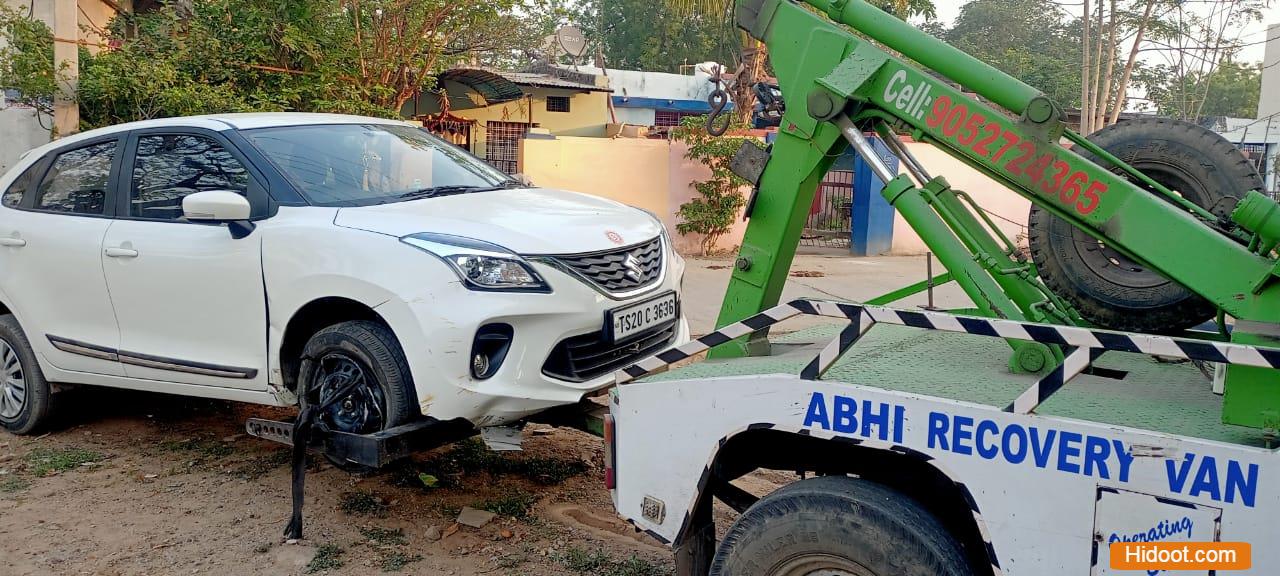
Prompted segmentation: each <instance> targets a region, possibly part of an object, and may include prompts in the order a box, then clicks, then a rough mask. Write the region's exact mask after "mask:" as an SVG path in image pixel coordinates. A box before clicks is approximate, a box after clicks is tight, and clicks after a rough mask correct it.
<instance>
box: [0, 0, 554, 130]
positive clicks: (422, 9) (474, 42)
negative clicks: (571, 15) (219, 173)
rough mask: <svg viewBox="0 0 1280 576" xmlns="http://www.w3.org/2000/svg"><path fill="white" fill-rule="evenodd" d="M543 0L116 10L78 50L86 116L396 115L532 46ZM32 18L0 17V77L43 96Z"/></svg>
mask: <svg viewBox="0 0 1280 576" xmlns="http://www.w3.org/2000/svg"><path fill="white" fill-rule="evenodd" d="M543 2H544V0H495V1H494V2H485V3H474V2H472V3H468V2H452V1H450V0H412V1H409V0H280V1H278V2H260V1H256V0H202V1H200V2H167V3H163V4H158V5H154V6H151V5H149V6H151V9H150V10H148V11H147V12H146V13H140V12H128V11H125V12H121V13H120V14H119V15H117V17H116V18H114V19H113V20H112V22H111V23H110V24H109V30H108V33H107V36H108V37H109V41H110V43H111V47H110V48H108V49H105V50H102V51H101V52H99V53H97V54H89V53H88V52H87V51H82V55H81V58H80V71H79V72H80V78H79V86H78V94H77V97H78V100H79V103H80V108H81V118H82V126H83V127H86V128H90V127H96V126H102V125H106V124H113V123H119V122H125V121H130V120H138V119H144V118H155V117H163V116H175V115H184V114H198V113H210V112H236V111H255V110H295V111H324V112H348V113H358V114H369V115H377V116H396V115H398V114H399V112H400V110H401V109H402V108H403V107H404V105H405V103H406V102H408V101H409V100H410V99H412V98H414V97H415V96H417V95H418V94H420V93H421V92H422V91H424V90H428V89H430V88H431V87H432V86H433V83H434V78H435V75H436V74H437V73H438V72H439V71H441V70H442V69H445V68H447V67H449V66H452V65H454V64H457V63H461V62H475V63H483V62H486V61H500V60H503V59H510V58H511V57H512V55H513V54H517V53H519V52H520V50H521V49H522V48H526V47H528V46H532V45H535V44H536V42H537V41H538V40H540V39H541V34H540V33H539V32H540V31H539V30H538V29H536V27H531V26H526V25H525V24H524V23H523V21H524V18H526V17H528V16H529V15H531V14H541V12H540V10H541V8H542V7H543V6H544V4H543ZM28 22H29V21H28V20H26V19H17V20H15V19H14V18H10V17H4V18H0V39H2V40H4V43H6V44H7V46H9V48H6V49H0V84H5V85H6V86H9V85H12V86H10V87H12V88H17V89H19V90H20V91H21V93H23V94H27V95H28V97H29V98H31V99H32V100H33V101H34V102H40V101H41V100H40V98H41V96H40V95H41V94H47V93H49V92H48V90H47V86H45V85H44V84H48V85H50V86H51V85H52V78H51V75H52V52H51V51H52V37H51V35H49V34H47V28H45V32H44V33H43V34H44V35H43V36H42V35H41V34H40V33H37V31H35V28H34V27H35V24H28ZM36 24H38V23H36ZM37 41H40V42H43V43H44V44H43V45H41V47H38V48H30V46H33V43H34V42H37ZM19 46H22V47H24V48H18V47H19ZM46 46H47V47H46ZM46 60H47V61H48V64H47V65H46V64H43V62H45V61H46ZM37 64H39V67H42V68H41V69H40V70H36V68H35V67H36V66H37ZM42 78H43V79H47V80H41V79H42ZM40 82H44V84H41V83H40Z"/></svg>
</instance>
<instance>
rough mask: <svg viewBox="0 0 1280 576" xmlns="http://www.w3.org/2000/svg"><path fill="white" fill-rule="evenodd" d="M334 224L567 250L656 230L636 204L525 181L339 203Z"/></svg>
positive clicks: (526, 249)
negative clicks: (513, 186) (517, 185)
mask: <svg viewBox="0 0 1280 576" xmlns="http://www.w3.org/2000/svg"><path fill="white" fill-rule="evenodd" d="M334 224H336V225H338V226H343V227H346V228H355V229H358V230H366V231H369V232H377V233H380V234H389V235H392V236H397V237H402V236H408V235H409V234H416V233H419V232H434V233H438V234H452V235H455V236H465V237H468V238H474V239H477V240H484V241H486V242H492V243H494V244H498V245H500V246H503V247H505V248H507V249H510V250H512V251H513V252H517V253H519V254H574V253H580V252H595V251H599V250H607V249H610V248H617V247H618V246H626V245H630V244H637V243H639V242H643V241H645V240H650V239H652V238H654V237H655V236H657V235H658V234H660V233H661V231H662V228H661V224H659V223H658V222H657V221H656V220H654V219H653V218H652V217H651V216H649V215H648V214H647V213H645V212H644V211H642V210H639V209H636V208H632V207H630V206H627V205H626V204H622V203H619V202H614V201H613V200H607V199H605V198H600V197H598V196H588V195H586V194H579V193H576V192H566V191H563V190H549V189H545V188H531V189H518V190H493V191H490V192H474V193H470V194H455V195H452V196H441V197H438V198H423V199H421V200H412V201H408V202H396V203H392V204H379V205H376V206H362V207H359V208H342V209H340V210H339V211H338V214H337V217H336V218H334Z"/></svg>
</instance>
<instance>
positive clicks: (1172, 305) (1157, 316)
mask: <svg viewBox="0 0 1280 576" xmlns="http://www.w3.org/2000/svg"><path fill="white" fill-rule="evenodd" d="M1089 140H1090V141H1091V142H1093V143H1094V144H1097V145H1098V146H1099V147H1101V148H1102V149H1103V150H1106V151H1107V152H1109V153H1111V154H1112V155H1114V156H1116V157H1118V158H1120V159H1121V160H1123V161H1125V162H1127V163H1128V164H1129V165H1130V166H1133V167H1134V168H1137V169H1138V170H1140V171H1142V172H1143V173H1144V174H1146V175H1147V176H1149V177H1151V179H1153V180H1155V181H1156V182H1159V183H1160V184H1162V185H1164V186H1165V187H1167V188H1169V189H1170V190H1173V191H1175V192H1177V193H1179V194H1181V195H1182V197H1183V198H1186V199H1187V200H1190V201H1191V202H1193V203H1195V204H1196V205H1197V206H1200V207H1201V208H1204V209H1206V210H1208V211H1210V212H1213V213H1214V214H1215V215H1216V216H1218V217H1219V218H1220V219H1222V220H1223V221H1226V219H1227V217H1228V216H1229V215H1230V213H1231V210H1232V209H1233V208H1234V207H1235V204H1236V202H1237V201H1238V200H1239V199H1240V198H1242V197H1243V196H1244V194H1245V193H1246V192H1248V191H1249V190H1255V189H1257V190H1261V189H1262V188H1263V182H1262V178H1261V177H1260V176H1258V171H1257V170H1256V169H1255V168H1254V167H1253V164H1251V163H1250V162H1249V160H1248V159H1247V158H1245V156H1244V154H1242V153H1241V152H1240V150H1239V149H1238V148H1236V147H1235V145H1233V144H1232V143H1231V142H1229V141H1227V140H1226V139H1225V138H1223V137H1222V136H1219V135H1218V134H1216V133H1214V132H1212V131H1210V130H1208V129H1206V128H1202V127H1200V126H1197V125H1195V124H1189V123H1186V122H1180V121H1177V120H1170V119H1165V118H1141V119H1135V120H1128V121H1125V122H1120V123H1118V124H1114V125H1111V126H1108V127H1106V128H1103V129H1102V130H1099V131H1097V132H1095V133H1093V135H1091V136H1089ZM1082 152H1083V151H1082ZM1081 155H1082V156H1084V157H1085V158H1087V159H1089V160H1092V161H1093V162H1095V163H1097V164H1099V165H1102V166H1107V164H1106V163H1105V162H1103V161H1101V160H1100V159H1098V158H1095V157H1093V156H1092V155H1090V154H1088V153H1087V152H1085V153H1082V154H1081ZM1112 171H1113V172H1117V173H1119V172H1120V169H1118V168H1112ZM1151 193H1152V194H1156V193H1157V192H1154V191H1152V192H1151ZM1134 216H1135V217H1140V215H1134ZM1028 228H1029V231H1028V241H1029V243H1030V246H1031V257H1032V259H1033V260H1034V261H1035V264H1036V267H1037V268H1038V269H1039V272H1040V277H1041V279H1043V280H1044V283H1045V284H1046V285H1047V286H1048V287H1049V289H1050V290H1052V291H1053V292H1054V293H1055V294H1057V295H1058V296H1061V297H1062V298H1064V299H1066V300H1067V301H1069V302H1071V304H1073V305H1074V306H1075V307H1076V309H1077V310H1078V311H1079V312H1080V315H1081V316H1082V317H1084V318H1085V319H1086V320H1088V321H1089V322H1092V323H1093V324H1096V325H1098V326H1101V327H1104V328H1111V329H1113V330H1125V331H1132V332H1150V333H1170V332H1176V331H1179V330H1184V329H1186V328H1190V327H1192V326H1195V325H1197V324H1200V323H1202V322H1204V321H1206V320H1208V319H1210V318H1212V317H1213V316H1214V314H1215V312H1216V311H1217V309H1216V308H1215V307H1214V305H1213V304H1212V303H1210V302H1209V301H1207V300H1205V299H1204V298H1201V297H1200V296H1198V295H1196V294H1195V293H1194V292H1192V291H1190V290H1188V289H1187V288H1186V287H1185V286H1183V285H1181V284H1178V283H1177V282H1174V281H1173V280H1170V279H1168V278H1166V277H1164V276H1163V275H1161V274H1160V273H1158V272H1156V271H1154V270H1151V269H1150V268H1148V267H1147V266H1146V265H1144V264H1142V263H1139V262H1134V261H1133V260H1130V259H1129V258H1126V257H1125V256H1122V255H1121V254H1119V253H1118V252H1116V251H1115V250H1114V249H1112V248H1109V247H1108V246H1107V245H1106V243H1105V242H1100V241H1098V240H1097V239H1095V238H1093V237H1092V236H1090V235H1088V234H1086V233H1085V232H1083V231H1082V230H1080V229H1078V228H1076V227H1075V226H1072V225H1071V224H1068V223H1067V222H1066V221H1065V220H1062V219H1061V218H1058V217H1057V216H1054V215H1052V214H1050V213H1049V212H1047V211H1044V210H1041V209H1040V208H1039V207H1038V206H1036V205H1032V206H1031V215H1030V218H1029V222H1028Z"/></svg>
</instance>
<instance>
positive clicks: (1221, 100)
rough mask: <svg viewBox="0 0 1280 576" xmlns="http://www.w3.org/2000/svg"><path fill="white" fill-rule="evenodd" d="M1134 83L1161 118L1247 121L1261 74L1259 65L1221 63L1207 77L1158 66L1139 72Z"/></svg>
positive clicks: (1260, 80)
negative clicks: (1233, 118) (1213, 118)
mask: <svg viewBox="0 0 1280 576" xmlns="http://www.w3.org/2000/svg"><path fill="white" fill-rule="evenodd" d="M1137 83H1138V84H1139V85H1141V86H1143V87H1145V88H1146V91H1147V100H1148V101H1149V103H1150V104H1151V105H1152V106H1153V107H1154V108H1155V111H1156V113H1158V114H1160V115H1161V116H1169V117H1172V118H1178V119H1180V120H1188V121H1198V120H1199V119H1201V118H1205V117H1212V116H1231V117H1236V118H1249V117H1252V116H1253V115H1254V113H1255V112H1257V110H1258V96H1259V93H1260V92H1261V90H1262V72H1261V69H1260V67H1259V65H1258V64H1240V63H1237V62H1235V61H1234V60H1231V59H1226V60H1224V61H1223V62H1222V63H1221V64H1219V65H1218V66H1217V68H1216V69H1215V70H1214V71H1213V72H1212V73H1208V74H1190V75H1187V76H1182V75H1179V74H1178V73H1177V71H1176V69H1175V68H1174V67H1173V66H1170V65H1165V64H1160V65H1156V66H1151V67H1148V68H1145V69H1143V70H1141V71H1140V72H1139V73H1138V76H1137Z"/></svg>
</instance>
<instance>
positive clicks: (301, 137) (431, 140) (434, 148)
mask: <svg viewBox="0 0 1280 576" xmlns="http://www.w3.org/2000/svg"><path fill="white" fill-rule="evenodd" d="M242 134H244V135H245V137H246V138H247V139H248V140H249V141H250V142H252V143H253V145H254V146H256V147H257V148H258V150H260V151H262V153H263V155H265V156H266V157H267V159H268V160H270V161H271V163H272V164H274V165H275V166H276V167H277V168H279V169H280V171H281V172H283V173H284V176H285V177H286V178H288V180H289V181H290V182H291V183H293V185H294V187H295V188H297V189H298V192H300V193H301V194H302V195H303V196H304V197H306V199H307V201H308V202H310V203H311V204H313V205H317V206H362V205H368V204H381V203H387V202H396V201H399V200H404V199H410V198H418V197H422V195H421V194H419V192H422V191H424V190H427V189H448V188H452V190H451V191H450V193H462V192H463V191H464V190H465V189H474V190H485V189H492V188H494V187H501V186H510V185H511V183H512V180H511V177H509V176H507V175H506V174H503V173H501V172H499V171H498V170H496V169H494V168H493V167H491V166H489V165H488V164H485V163H484V162H483V161H481V160H480V159H478V158H476V157H474V156H471V155H470V154H468V153H466V152H464V151H463V150H461V149H460V148H458V147H456V146H454V145H452V144H449V143H446V142H445V141H443V140H440V139H439V138H436V137H435V136H432V135H431V134H430V133H428V132H427V131H426V130H423V129H421V128H415V127H412V126H401V125H394V124H319V125H307V126H285V127H279V128H259V129H254V130H246V131H244V132H242Z"/></svg>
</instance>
